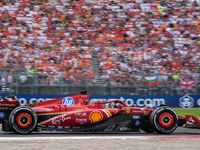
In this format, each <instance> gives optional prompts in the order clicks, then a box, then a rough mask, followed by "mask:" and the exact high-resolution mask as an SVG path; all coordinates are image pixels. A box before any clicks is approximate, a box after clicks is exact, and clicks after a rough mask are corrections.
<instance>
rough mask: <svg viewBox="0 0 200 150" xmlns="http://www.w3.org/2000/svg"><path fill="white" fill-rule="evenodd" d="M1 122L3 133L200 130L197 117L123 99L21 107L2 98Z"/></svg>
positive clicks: (73, 100) (58, 101)
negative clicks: (129, 102)
mask: <svg viewBox="0 0 200 150" xmlns="http://www.w3.org/2000/svg"><path fill="white" fill-rule="evenodd" d="M0 123H2V130H3V131H5V132H6V131H14V132H16V133H21V134H27V133H31V132H32V131H72V132H76V131H78V132H84V131H85V132H90V131H91V132H92V131H97V132H134V131H135V132H138V131H140V130H143V131H145V132H154V131H156V132H157V133H164V134H169V133H172V132H173V131H174V130H176V128H177V126H183V125H184V126H185V127H187V128H200V121H199V120H198V119H197V118H196V117H194V116H187V115H186V116H185V117H183V116H178V115H177V113H176V112H175V111H174V110H173V109H172V108H170V107H167V106H165V105H162V106H160V107H153V106H148V107H144V108H139V107H128V106H127V105H126V104H125V103H124V102H122V101H120V100H117V99H116V100H109V101H104V102H98V101H97V102H91V103H89V95H87V93H86V92H82V93H81V94H80V95H75V96H68V97H63V98H57V99H54V100H49V101H45V102H39V103H33V104H28V106H20V103H19V102H18V100H17V99H16V98H15V96H7V97H5V98H2V101H1V102H0Z"/></svg>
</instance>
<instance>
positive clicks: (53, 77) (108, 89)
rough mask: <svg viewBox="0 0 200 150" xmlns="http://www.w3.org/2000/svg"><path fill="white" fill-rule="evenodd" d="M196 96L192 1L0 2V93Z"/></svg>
mask: <svg viewBox="0 0 200 150" xmlns="http://www.w3.org/2000/svg"><path fill="white" fill-rule="evenodd" d="M82 89H86V90H87V91H89V93H90V94H93V95H183V94H188V93H189V94H190V95H198V94H200V1H194V0H160V1H158V0H124V1H109V0H74V1H72V0H0V94H24V95H26V94H29V95H34V94H35V95H52V94H53V95H67V94H78V93H79V92H80V91H81V90H82Z"/></svg>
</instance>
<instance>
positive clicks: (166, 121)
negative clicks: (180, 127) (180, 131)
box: [159, 112, 174, 128]
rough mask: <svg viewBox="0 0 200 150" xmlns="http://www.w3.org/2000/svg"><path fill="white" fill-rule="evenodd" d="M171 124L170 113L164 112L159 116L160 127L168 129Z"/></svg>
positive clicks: (172, 120)
mask: <svg viewBox="0 0 200 150" xmlns="http://www.w3.org/2000/svg"><path fill="white" fill-rule="evenodd" d="M173 123H174V118H173V116H172V115H171V114H170V113H168V112H165V113H163V114H161V115H160V116H159V124H160V126H161V127H163V128H170V127H171V126H172V125H173Z"/></svg>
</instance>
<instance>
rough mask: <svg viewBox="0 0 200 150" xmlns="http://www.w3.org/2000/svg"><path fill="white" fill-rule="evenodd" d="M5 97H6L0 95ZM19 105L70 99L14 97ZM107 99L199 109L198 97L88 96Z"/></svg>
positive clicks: (37, 96) (42, 96) (199, 96)
mask: <svg viewBox="0 0 200 150" xmlns="http://www.w3.org/2000/svg"><path fill="white" fill-rule="evenodd" d="M0 96H2V97H5V96H7V95H0ZM16 96H17V98H18V100H19V101H20V103H21V105H27V104H28V103H35V102H42V101H47V100H51V99H55V98H60V97H70V96H67V95H16ZM109 99H120V100H122V101H123V102H125V103H126V104H127V105H128V106H130V107H144V106H147V105H149V104H153V105H156V106H159V105H161V104H167V105H168V106H170V107H180V108H198V107H199V108H200V95H152V96H147V95H145V96H141V95H140V96H136V95H90V101H93V100H102V101H106V100H109Z"/></svg>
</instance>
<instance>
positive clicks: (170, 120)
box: [150, 106, 178, 134]
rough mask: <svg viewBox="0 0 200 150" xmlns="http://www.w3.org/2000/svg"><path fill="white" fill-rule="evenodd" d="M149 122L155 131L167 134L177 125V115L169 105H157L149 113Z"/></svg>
mask: <svg viewBox="0 0 200 150" xmlns="http://www.w3.org/2000/svg"><path fill="white" fill-rule="evenodd" d="M150 124H151V126H152V128H153V129H154V130H155V131H156V132H157V133H160V134H169V133H172V132H174V131H175V130H176V128H177V126H178V115H177V113H176V112H175V111H174V110H173V109H172V108H170V107H167V106H163V107H158V108H156V109H155V110H154V111H153V112H152V114H151V115H150Z"/></svg>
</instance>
